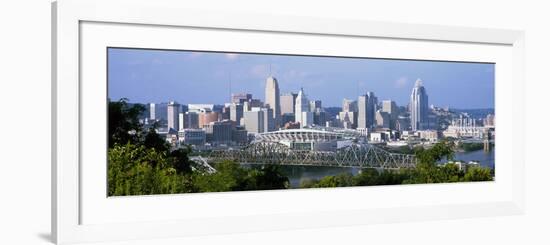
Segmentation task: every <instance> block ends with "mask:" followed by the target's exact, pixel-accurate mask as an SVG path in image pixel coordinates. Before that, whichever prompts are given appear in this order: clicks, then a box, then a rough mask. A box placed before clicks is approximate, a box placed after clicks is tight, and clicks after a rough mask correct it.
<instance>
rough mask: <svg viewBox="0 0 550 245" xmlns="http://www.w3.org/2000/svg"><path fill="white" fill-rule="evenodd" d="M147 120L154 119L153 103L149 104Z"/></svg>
mask: <svg viewBox="0 0 550 245" xmlns="http://www.w3.org/2000/svg"><path fill="white" fill-rule="evenodd" d="M149 119H151V120H155V119H156V114H155V103H149Z"/></svg>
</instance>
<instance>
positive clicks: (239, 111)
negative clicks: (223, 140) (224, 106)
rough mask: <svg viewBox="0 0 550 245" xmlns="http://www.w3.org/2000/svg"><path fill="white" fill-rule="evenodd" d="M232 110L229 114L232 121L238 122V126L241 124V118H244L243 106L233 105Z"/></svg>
mask: <svg viewBox="0 0 550 245" xmlns="http://www.w3.org/2000/svg"><path fill="white" fill-rule="evenodd" d="M230 108H231V112H230V113H229V115H230V119H231V121H234V122H236V123H237V125H238V124H239V123H240V122H241V118H243V105H242V104H236V103H232V104H231V106H230Z"/></svg>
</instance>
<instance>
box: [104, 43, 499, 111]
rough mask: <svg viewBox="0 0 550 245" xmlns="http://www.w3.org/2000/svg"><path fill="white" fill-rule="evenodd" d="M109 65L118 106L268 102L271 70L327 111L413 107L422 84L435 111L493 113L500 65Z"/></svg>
mask: <svg viewBox="0 0 550 245" xmlns="http://www.w3.org/2000/svg"><path fill="white" fill-rule="evenodd" d="M108 58H109V63H108V66H109V72H108V79H109V84H108V92H109V97H110V98H111V99H113V100H117V99H120V98H128V99H129V100H130V102H140V103H149V102H157V103H158V102H166V101H168V100H175V101H177V102H179V103H181V104H189V103H214V104H223V103H225V102H228V101H229V94H230V91H231V92H233V93H237V92H247V93H251V94H253V97H254V98H259V99H261V100H264V84H265V79H266V78H267V76H269V75H270V69H271V74H273V76H275V77H276V78H277V80H278V81H279V88H280V90H281V93H285V92H297V91H298V90H299V89H300V87H303V88H304V91H305V92H306V94H307V96H308V98H309V99H310V100H311V99H320V100H322V103H323V106H341V104H342V99H343V98H350V99H356V98H357V96H358V95H361V94H364V93H365V92H366V91H373V92H374V93H375V95H376V96H377V97H378V99H379V101H381V100H386V99H392V100H395V101H396V102H397V104H398V105H407V103H408V101H409V97H410V93H411V90H412V87H413V86H414V82H415V81H416V79H417V78H420V79H422V81H423V83H424V87H425V88H426V90H427V92H428V96H429V104H434V105H436V106H450V107H452V108H462V109H473V108H494V97H495V92H494V91H495V90H494V88H495V84H494V64H481V63H460V62H434V61H411V60H386V59H365V58H338V57H312V56H285V55H264V54H234V53H214V52H188V51H168V50H144V49H116V48H110V49H108ZM270 67H271V68H270ZM230 80H231V83H230V82H229V81H230ZM230 84H231V86H230Z"/></svg>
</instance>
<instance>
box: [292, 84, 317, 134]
mask: <svg viewBox="0 0 550 245" xmlns="http://www.w3.org/2000/svg"><path fill="white" fill-rule="evenodd" d="M309 109H310V106H309V100H308V99H307V97H306V94H305V93H304V88H301V89H300V92H298V96H296V106H295V110H294V111H295V114H296V115H295V117H296V120H295V121H296V122H299V123H300V127H301V128H303V127H305V126H309V125H311V124H312V123H313V114H312V113H311V111H309Z"/></svg>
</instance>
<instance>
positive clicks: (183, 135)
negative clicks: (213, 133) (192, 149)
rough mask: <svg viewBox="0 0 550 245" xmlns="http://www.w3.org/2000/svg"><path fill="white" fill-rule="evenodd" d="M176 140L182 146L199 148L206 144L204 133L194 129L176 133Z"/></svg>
mask: <svg viewBox="0 0 550 245" xmlns="http://www.w3.org/2000/svg"><path fill="white" fill-rule="evenodd" d="M178 138H179V139H178V140H179V142H180V143H182V144H188V145H196V146H201V145H204V143H206V131H205V130H204V129H195V128H187V129H182V130H180V131H179V132H178Z"/></svg>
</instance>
